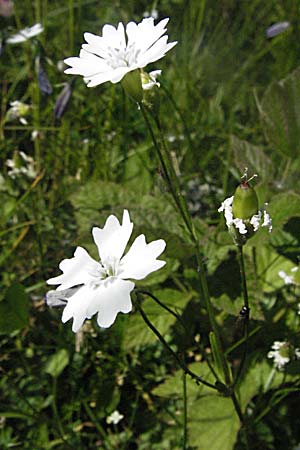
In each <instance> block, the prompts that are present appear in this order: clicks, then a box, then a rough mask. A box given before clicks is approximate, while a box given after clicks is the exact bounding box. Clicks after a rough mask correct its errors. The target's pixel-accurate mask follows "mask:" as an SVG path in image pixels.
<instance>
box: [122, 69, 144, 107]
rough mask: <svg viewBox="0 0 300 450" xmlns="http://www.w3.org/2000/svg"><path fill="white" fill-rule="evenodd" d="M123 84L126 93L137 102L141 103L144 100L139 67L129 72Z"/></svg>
mask: <svg viewBox="0 0 300 450" xmlns="http://www.w3.org/2000/svg"><path fill="white" fill-rule="evenodd" d="M121 84H122V86H123V88H124V90H125V92H126V94H128V95H129V96H130V97H131V98H132V99H133V100H135V101H136V102H137V103H141V101H142V100H143V88H142V80H141V74H140V70H139V69H136V70H133V71H132V72H128V73H127V74H126V75H125V77H124V78H123V79H122V81H121Z"/></svg>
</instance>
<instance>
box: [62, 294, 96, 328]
mask: <svg viewBox="0 0 300 450" xmlns="http://www.w3.org/2000/svg"><path fill="white" fill-rule="evenodd" d="M95 295H97V290H96V289H95V288H93V287H89V286H82V287H81V288H80V289H78V291H76V293H75V294H74V295H72V297H70V298H69V299H68V303H67V305H66V306H65V308H64V311H63V314H62V318H61V320H62V322H63V323H65V322H67V321H68V320H70V319H71V318H73V325H72V330H73V331H74V333H77V331H78V330H79V329H80V328H81V327H82V325H83V323H84V321H85V319H89V318H90V316H88V314H87V309H88V307H89V304H90V302H91V301H92V300H93V298H94V296H95Z"/></svg>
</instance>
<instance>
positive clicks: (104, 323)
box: [47, 210, 166, 332]
mask: <svg viewBox="0 0 300 450" xmlns="http://www.w3.org/2000/svg"><path fill="white" fill-rule="evenodd" d="M132 229H133V223H132V222H131V221H130V217H129V213H128V211H127V210H125V211H124V213H123V220H122V224H120V223H119V221H118V219H117V217H115V216H114V215H111V216H109V217H108V219H107V220H106V223H105V225H104V227H103V229H101V228H97V227H94V228H93V230H92V234H93V238H94V241H95V244H96V245H97V248H98V253H99V262H98V261H96V260H94V259H93V258H91V257H90V255H89V254H88V253H87V251H86V250H85V249H84V248H82V247H77V249H76V250H75V253H74V257H73V258H70V259H64V260H63V261H61V263H60V265H59V268H60V269H61V271H62V272H63V274H62V275H59V276H58V277H55V278H50V279H49V280H48V281H47V283H48V284H51V285H53V284H60V286H59V287H58V288H57V290H58V291H59V290H65V289H68V288H71V287H73V286H78V285H81V287H80V288H79V289H78V290H77V291H76V292H75V293H74V295H72V296H71V297H70V298H68V303H67V305H66V307H65V309H64V311H63V315H62V321H63V322H66V321H67V320H69V319H70V318H71V317H73V326H72V330H73V331H74V332H76V331H78V330H79V329H80V327H81V326H82V324H83V322H84V321H85V319H86V318H88V319H90V318H91V317H92V316H93V315H94V314H96V313H97V314H98V316H97V322H98V325H99V326H100V327H104V328H107V327H110V326H111V325H112V324H113V323H114V321H115V319H116V316H117V314H118V313H119V312H123V313H128V312H130V311H131V309H132V304H131V299H130V293H131V291H132V290H133V288H134V283H133V282H132V281H129V279H135V280H141V279H143V278H145V277H146V276H147V275H149V274H150V273H151V272H154V271H156V270H158V269H160V268H161V267H163V266H164V265H165V261H160V260H157V258H158V256H159V255H160V254H161V253H162V252H163V251H164V249H165V246H166V243H165V241H164V240H162V239H159V240H157V241H153V242H150V243H149V244H147V243H146V240H145V236H144V235H143V234H141V235H140V236H138V237H137V238H136V239H135V241H134V242H133V244H132V246H131V248H130V249H129V251H128V252H127V253H126V255H125V256H123V254H124V251H125V247H126V245H127V243H128V241H129V238H130V236H131V233H132Z"/></svg>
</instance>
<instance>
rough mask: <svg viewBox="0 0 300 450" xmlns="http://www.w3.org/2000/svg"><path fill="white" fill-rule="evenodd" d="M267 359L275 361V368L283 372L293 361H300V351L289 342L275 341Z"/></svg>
mask: <svg viewBox="0 0 300 450" xmlns="http://www.w3.org/2000/svg"><path fill="white" fill-rule="evenodd" d="M267 357H268V358H271V359H274V367H275V368H276V369H278V370H280V371H282V370H284V367H285V365H286V364H288V363H289V362H290V361H291V360H292V359H294V360H295V359H300V350H299V349H298V348H294V347H293V346H292V345H291V344H290V343H289V342H287V341H275V342H274V343H273V345H272V350H271V351H270V352H269V353H268V354H267Z"/></svg>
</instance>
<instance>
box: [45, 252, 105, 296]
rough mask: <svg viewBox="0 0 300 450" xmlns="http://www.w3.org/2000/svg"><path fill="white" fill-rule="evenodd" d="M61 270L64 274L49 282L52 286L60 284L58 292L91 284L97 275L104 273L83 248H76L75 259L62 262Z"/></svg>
mask: <svg viewBox="0 0 300 450" xmlns="http://www.w3.org/2000/svg"><path fill="white" fill-rule="evenodd" d="M59 268H60V270H61V271H62V272H63V274H62V275H59V276H57V277H54V278H50V279H49V280H47V283H48V284H51V285H53V284H60V286H59V287H58V288H57V290H58V291H61V290H63V289H68V288H70V287H73V286H77V285H79V284H85V283H89V282H90V281H91V280H94V278H95V273H97V274H99V275H100V274H101V273H102V271H103V268H102V267H101V265H100V264H99V263H98V262H97V261H95V260H94V259H93V258H91V257H90V255H89V254H88V252H87V251H86V250H85V249H84V248H82V247H77V248H76V250H75V253H74V257H73V258H70V259H64V260H62V261H61V263H60V264H59Z"/></svg>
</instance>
